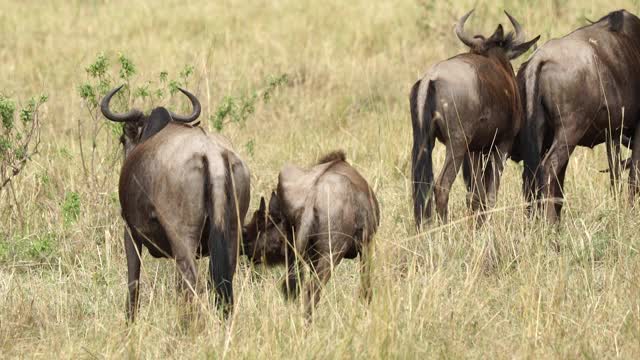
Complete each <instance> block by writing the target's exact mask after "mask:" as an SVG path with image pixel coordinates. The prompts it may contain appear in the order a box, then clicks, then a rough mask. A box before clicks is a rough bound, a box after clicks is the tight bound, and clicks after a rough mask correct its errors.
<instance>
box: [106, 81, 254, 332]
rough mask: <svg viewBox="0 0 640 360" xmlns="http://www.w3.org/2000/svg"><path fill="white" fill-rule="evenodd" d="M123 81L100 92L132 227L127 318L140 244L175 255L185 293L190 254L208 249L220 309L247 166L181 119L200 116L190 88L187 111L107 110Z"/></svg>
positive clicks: (244, 204) (245, 202)
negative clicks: (120, 160) (115, 128)
mask: <svg viewBox="0 0 640 360" xmlns="http://www.w3.org/2000/svg"><path fill="white" fill-rule="evenodd" d="M121 88H122V86H120V87H118V88H115V89H113V90H111V92H109V94H107V95H106V96H105V97H104V99H103V100H102V103H101V110H102V114H103V115H104V116H105V117H106V118H107V119H109V120H112V121H117V122H124V134H123V136H122V142H123V145H124V148H125V160H124V164H123V165H122V171H121V173H120V185H119V193H120V205H121V207H122V216H123V218H124V220H125V222H126V224H127V226H128V228H129V230H130V235H129V232H127V231H126V230H125V250H126V255H127V267H128V279H129V281H128V284H129V299H128V306H127V317H128V319H129V320H131V321H133V320H134V318H135V314H136V310H137V302H138V288H139V279H140V255H141V252H142V247H141V245H144V246H145V247H146V248H147V249H148V250H149V253H150V254H151V255H152V256H153V257H156V258H163V257H166V258H174V259H175V261H176V263H177V268H178V270H179V273H180V275H181V277H182V281H181V284H182V289H183V291H186V296H187V297H188V298H190V297H191V294H192V292H193V291H194V289H195V288H196V280H197V273H196V265H195V260H196V258H197V257H199V256H207V255H211V257H210V266H209V271H210V276H211V283H212V285H213V286H214V287H215V289H216V291H217V293H218V297H219V299H220V300H221V301H220V303H221V304H222V305H223V306H224V309H225V313H226V312H227V311H228V310H230V309H231V306H232V305H233V286H232V283H233V274H234V272H235V266H236V258H237V252H238V229H242V225H243V221H244V217H245V215H246V213H247V210H248V208H249V180H250V179H249V170H248V169H247V167H246V165H245V164H244V162H243V161H242V160H241V159H240V157H238V155H237V154H236V153H235V152H234V151H233V148H232V146H231V144H230V142H229V141H228V140H226V139H224V138H223V137H221V136H215V137H214V136H210V135H207V133H205V131H204V130H203V129H202V128H200V127H193V126H189V125H187V123H190V122H193V121H195V120H196V119H197V118H198V116H199V115H200V103H199V101H198V99H196V97H195V96H194V95H192V94H191V93H189V92H188V91H186V90H183V89H180V91H181V92H182V93H184V94H185V95H186V96H187V97H188V98H189V99H190V100H191V103H192V104H193V113H192V114H191V115H189V116H181V115H176V114H173V113H171V112H169V111H167V109H165V108H163V107H158V108H155V109H153V111H152V112H151V114H150V115H148V116H145V115H144V114H143V113H142V112H141V111H139V110H137V109H133V110H131V111H129V112H127V113H125V114H115V113H113V112H112V111H111V110H110V109H109V102H110V101H111V98H112V97H113V95H114V94H116V93H117V92H118V91H119V90H120V89H121Z"/></svg>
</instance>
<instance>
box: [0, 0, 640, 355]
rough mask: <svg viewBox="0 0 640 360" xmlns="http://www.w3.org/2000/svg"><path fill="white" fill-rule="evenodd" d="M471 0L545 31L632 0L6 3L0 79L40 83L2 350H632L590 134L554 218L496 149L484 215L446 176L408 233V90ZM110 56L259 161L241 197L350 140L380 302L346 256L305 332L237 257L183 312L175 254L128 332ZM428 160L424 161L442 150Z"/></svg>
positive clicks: (482, 11) (140, 97)
mask: <svg viewBox="0 0 640 360" xmlns="http://www.w3.org/2000/svg"><path fill="white" fill-rule="evenodd" d="M474 6H475V7H476V8H477V12H476V14H475V15H474V16H473V17H472V18H471V20H470V23H469V25H468V28H469V29H470V30H472V29H473V30H477V31H478V32H483V33H485V34H487V33H489V32H490V31H492V30H494V29H495V26H496V25H497V24H498V23H499V22H500V23H503V24H505V25H506V24H508V20H507V18H506V17H505V16H504V15H503V13H502V10H503V9H507V10H509V11H510V12H511V13H512V14H514V15H515V16H516V18H517V19H519V20H520V21H521V22H522V24H523V25H524V26H525V29H526V30H527V31H528V34H529V35H530V36H535V35H536V34H538V33H540V34H541V35H542V39H541V40H540V44H542V43H543V42H544V41H547V40H548V39H550V38H552V37H557V36H560V35H563V34H565V33H567V32H568V31H570V30H571V29H574V28H576V27H577V26H579V25H582V24H585V20H584V17H585V16H586V17H589V18H591V19H594V20H595V19H597V18H599V17H600V16H602V15H605V14H606V13H607V12H609V11H611V10H614V9H618V8H626V9H628V10H630V11H632V12H634V13H637V12H638V11H640V3H639V2H638V1H632V0H627V1H625V0H611V1H606V2H605V1H595V0H588V1H576V0H569V1H557V0H554V1H549V0H548V1H543V2H538V1H531V2H529V1H523V0H500V1H491V2H489V1H487V2H485V1H481V2H477V3H476V2H475V1H469V0H463V1H456V2H455V4H450V3H448V2H444V1H442V2H441V1H433V0H421V1H395V2H393V1H362V0H356V1H348V2H344V1H322V2H320V1H297V0H295V1H288V0H282V1H252V2H246V1H235V0H233V1H227V0H225V1H215V2H213V1H210V2H209V1H208V2H186V1H164V2H163V3H162V4H160V3H159V2H156V1H150V0H144V1H135V2H131V1H120V0H115V1H100V0H92V1H79V0H78V1H46V2H45V1H33V0H29V1H8V0H2V1H0V9H2V10H1V11H0V33H2V34H3V36H2V42H0V64H1V66H0V79H1V87H0V91H1V92H2V93H3V94H4V95H6V96H11V97H12V98H15V99H18V100H19V101H20V102H21V103H24V102H26V99H28V98H29V97H30V96H32V95H35V94H41V93H46V94H47V95H48V96H49V100H48V102H47V103H46V104H45V105H44V106H43V107H42V111H41V115H42V121H43V131H42V144H41V148H40V154H39V155H37V156H36V157H34V159H33V161H32V162H30V163H29V164H28V166H27V168H26V169H25V170H24V172H23V173H22V174H21V175H20V176H19V177H18V178H17V179H16V180H15V181H14V182H13V185H12V188H6V189H5V190H4V191H3V192H2V194H0V204H1V205H2V207H1V209H0V211H1V217H0V221H1V222H0V356H1V357H50V356H51V354H53V356H54V357H68V358H76V357H82V358H93V357H97V358H102V357H115V358H121V357H145V358H146V357H176V358H185V357H198V358H203V357H215V358H222V357H227V358H247V357H264V358H351V357H354V358H389V357H391V358H423V357H454V358H458V357H492V358H493V357H497V358H510V357H517V358H521V357H556V358H577V357H596V358H600V357H617V356H619V357H625V358H635V357H638V355H640V298H639V295H640V284H639V282H638V275H640V258H639V257H638V249H639V248H640V240H638V239H639V238H638V236H637V229H638V226H639V221H638V219H639V216H638V214H637V211H634V210H632V209H630V207H629V206H627V204H626V202H625V201H622V200H616V197H615V196H613V195H612V194H611V193H610V192H609V190H608V186H609V185H608V181H609V180H608V176H607V175H606V174H601V173H599V172H598V170H599V169H602V168H605V167H606V158H605V152H604V149H603V148H602V147H598V148H596V149H595V150H586V149H580V150H578V151H577V152H576V153H575V155H574V156H573V157H572V159H571V162H570V167H569V171H568V173H567V181H566V197H567V199H568V202H567V204H566V206H565V212H564V217H563V220H562V223H561V225H560V226H559V227H557V228H554V227H550V226H547V225H545V224H544V223H542V222H531V221H528V220H527V218H526V217H525V213H524V204H523V199H522V196H521V194H520V186H521V182H520V171H521V165H519V164H515V163H512V162H510V163H509V164H508V165H507V167H506V173H505V175H504V178H503V181H502V188H501V191H500V196H499V203H498V206H497V209H496V211H495V213H494V214H493V217H492V219H491V220H490V222H489V224H487V226H485V227H484V228H483V229H481V230H479V231H475V230H474V228H473V224H472V220H470V218H469V215H470V214H469V213H468V212H467V210H466V207H465V193H464V190H463V186H462V184H461V181H458V182H456V185H455V188H454V190H453V192H452V197H451V202H450V207H451V211H452V214H451V219H452V220H453V221H452V222H451V223H450V224H448V225H446V226H442V225H431V226H430V227H429V228H428V229H427V232H426V233H424V234H420V235H419V236H416V234H415V230H414V227H413V221H412V212H411V193H410V185H411V183H410V179H409V174H410V157H409V154H410V148H411V125H410V116H409V109H408V93H409V89H410V87H411V85H412V84H413V82H414V81H415V80H416V79H417V78H418V77H419V76H420V75H421V74H422V73H423V72H424V71H425V70H426V69H427V67H428V66H429V65H431V64H433V63H434V62H436V61H439V60H442V59H445V58H447V57H449V56H452V55H454V54H456V53H458V52H460V51H462V50H463V47H462V45H461V44H460V43H459V41H457V40H456V38H455V36H454V34H453V31H452V24H453V23H454V22H455V21H456V19H457V18H458V17H459V16H461V15H462V14H463V13H465V12H466V11H467V10H468V9H470V8H472V7H474ZM100 54H103V55H104V58H103V59H106V60H108V62H109V63H108V64H106V63H104V62H103V63H101V64H100V63H99V64H98V68H101V67H102V68H103V69H105V71H106V72H105V73H104V74H102V75H100V76H102V78H100V76H97V75H96V74H95V71H96V68H95V67H94V69H93V70H94V75H96V76H97V78H95V77H92V75H91V74H89V73H88V72H87V71H86V70H85V69H86V68H87V67H89V66H90V65H91V64H94V65H95V61H96V59H97V58H98V56H99V55H100ZM120 55H124V56H125V58H121V59H122V60H121V61H119V60H118V59H119V56H120ZM527 56H528V54H527V55H525V56H524V57H523V58H526V57H527ZM98 60H100V58H98ZM521 61H522V60H520V61H518V62H517V63H516V64H514V66H516V68H517V66H518V65H519V63H520V62H521ZM99 62H100V61H99ZM121 63H125V65H126V66H125V70H126V69H129V71H124V72H123V73H122V75H123V77H125V78H126V79H125V80H127V81H128V82H130V84H131V89H132V92H131V95H130V99H131V103H135V104H136V105H138V106H140V107H143V108H145V109H147V110H148V109H150V107H151V106H152V105H153V104H159V103H161V102H162V103H168V104H172V105H174V106H177V107H174V109H177V108H179V109H183V108H184V107H185V106H186V105H185V101H184V99H183V98H182V97H180V96H178V95H175V96H170V92H169V91H167V89H170V88H172V87H173V86H174V85H176V84H183V85H186V86H187V87H188V88H189V89H190V90H192V91H194V92H195V93H196V94H197V95H198V96H199V97H200V99H201V101H202V103H203V115H202V120H203V126H205V127H207V128H209V129H210V130H211V131H216V130H215V128H218V129H221V132H222V133H223V134H225V135H226V136H228V137H229V138H230V139H231V140H232V141H233V142H234V144H235V146H236V148H237V150H238V151H239V152H240V153H241V155H242V156H243V157H244V159H245V160H246V161H247V163H248V165H249V167H250V169H251V171H252V178H251V182H252V206H251V210H250V211H252V210H253V209H255V207H256V206H257V201H258V200H259V197H260V195H265V196H266V195H268V194H269V193H270V190H271V188H272V187H273V186H274V184H275V181H276V176H277V173H278V171H279V169H280V167H281V166H282V165H283V163H284V162H287V161H290V162H294V163H298V164H309V163H312V162H314V161H315V160H316V159H317V158H318V157H319V156H320V155H322V154H323V153H325V152H327V151H329V150H332V149H335V148H342V149H344V150H346V152H347V154H348V158H349V160H350V161H351V162H352V163H353V164H354V165H355V167H356V168H357V169H358V170H360V171H361V172H362V173H363V174H364V175H365V177H366V178H367V179H368V180H369V181H370V183H371V185H372V186H373V187H374V189H375V191H376V192H377V195H378V199H379V200H380V203H381V209H382V219H381V226H380V230H379V233H378V235H377V237H376V244H377V251H376V256H375V266H374V271H375V273H374V298H373V302H372V303H371V304H370V305H366V304H364V303H363V302H362V301H360V300H359V299H358V298H357V286H358V277H357V269H358V266H357V263H356V262H354V261H346V262H344V263H342V264H341V265H340V266H339V267H337V268H336V270H335V274H334V277H333V278H332V280H331V281H330V283H329V284H328V286H327V288H326V289H325V291H324V293H323V299H322V301H321V303H320V308H319V310H318V312H317V313H316V316H315V322H314V323H313V325H311V326H305V324H304V321H303V315H302V311H301V307H300V303H299V302H298V303H294V304H290V303H286V302H285V301H284V300H283V298H282V296H281V295H280V293H279V280H280V279H281V276H282V274H283V273H284V269H282V268H276V269H264V268H261V267H252V266H250V265H249V264H247V263H246V261H243V262H242V263H241V264H240V266H239V268H238V270H237V273H236V278H235V279H236V281H235V290H236V299H237V305H236V311H235V313H234V315H233V318H232V320H231V321H229V322H226V323H224V322H222V321H221V320H220V318H219V317H218V316H216V315H215V313H214V310H213V306H211V305H209V304H210V301H209V300H208V299H207V297H206V295H204V294H203V295H202V296H203V297H202V299H201V301H200V303H201V304H202V308H201V309H199V311H198V313H199V318H198V319H196V320H194V321H193V322H190V323H185V322H184V321H183V317H182V315H181V311H180V310H179V308H180V305H179V304H180V303H179V302H178V301H177V300H176V298H177V296H176V288H175V284H176V281H175V280H176V279H175V268H174V266H173V263H172V262H170V261H166V260H155V259H152V258H151V257H150V256H148V255H145V256H144V263H143V271H142V288H141V309H140V318H139V319H138V321H137V322H136V323H135V325H133V326H130V327H127V326H126V322H125V315H124V314H125V313H124V310H125V307H124V305H125V296H126V266H125V257H124V250H123V241H122V227H123V222H122V220H121V218H120V213H119V211H120V210H119V204H118V201H117V179H118V174H119V173H118V170H119V165H120V163H121V158H122V152H121V150H120V149H119V146H118V145H119V144H118V141H117V136H116V135H115V133H114V131H111V130H114V129H115V130H117V127H114V126H111V125H109V126H106V125H105V123H106V120H104V119H103V118H102V117H97V118H94V117H93V116H92V115H95V112H92V111H91V109H92V108H91V99H92V94H90V93H87V91H89V90H88V89H89V88H88V87H87V85H92V84H93V87H92V89H94V90H96V89H98V90H97V91H98V93H97V94H96V96H99V91H100V89H102V90H104V89H103V88H104V87H105V86H106V84H103V85H102V87H101V85H100V83H99V80H100V79H103V80H104V81H105V82H107V81H108V82H110V83H109V84H110V85H112V84H116V83H119V82H122V81H124V80H121V79H119V76H120V75H119V70H120V68H121ZM131 64H133V65H135V69H131V68H130V67H127V66H128V65H131ZM131 70H135V73H134V72H133V71H131ZM98 72H99V71H98ZM161 72H166V74H163V75H162V76H161V75H160V73H161ZM105 79H106V80H105ZM96 84H97V85H98V86H97V87H96V86H95V85H96ZM83 85H84V87H83ZM81 88H83V89H84V93H83V95H84V97H85V99H83V98H82V97H81V96H80V95H81V94H80V89H81ZM156 88H164V89H165V91H164V92H163V94H157V93H155V89H156ZM136 89H137V90H136ZM145 89H146V90H145ZM265 93H266V94H268V95H269V96H268V99H265V98H267V96H264V94H265ZM160 95H161V96H160ZM134 100H135V101H134ZM267 100H268V101H267ZM121 102H122V103H124V102H127V99H121ZM94 144H95V148H94V146H93V145H94ZM435 158H436V160H435V161H436V168H438V167H439V164H440V163H441V162H442V160H443V158H444V151H443V148H442V147H441V146H438V147H437V150H436V152H435ZM621 193H622V195H623V196H622V198H623V199H626V196H624V194H625V193H626V189H623V190H621ZM205 264H206V262H205V260H201V261H200V262H199V268H200V272H201V274H200V276H201V277H200V279H204V278H205V275H206V266H205ZM176 304H178V305H176Z"/></svg>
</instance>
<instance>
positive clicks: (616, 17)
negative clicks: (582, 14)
mask: <svg viewBox="0 0 640 360" xmlns="http://www.w3.org/2000/svg"><path fill="white" fill-rule="evenodd" d="M604 21H606V22H608V25H609V31H612V32H619V31H620V30H622V26H623V25H624V10H616V11H612V12H610V13H608V14H607V15H605V16H603V17H601V18H600V20H598V21H596V22H595V23H600V22H604ZM589 22H591V21H589ZM591 23H592V24H594V23H593V22H591Z"/></svg>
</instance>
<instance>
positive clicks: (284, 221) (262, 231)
mask: <svg viewBox="0 0 640 360" xmlns="http://www.w3.org/2000/svg"><path fill="white" fill-rule="evenodd" d="M379 218H380V211H379V209H378V201H377V199H376V197H375V195H374V193H373V190H372V189H371V188H370V187H369V185H368V184H367V181H366V180H365V179H364V178H363V177H362V176H361V175H360V174H359V173H358V172H357V171H356V170H355V169H354V168H353V167H351V165H349V164H348V163H347V162H346V160H345V155H344V153H343V152H333V153H330V154H328V155H326V156H325V157H323V158H322V159H321V160H320V161H319V163H318V164H317V165H315V166H313V167H312V168H311V169H308V170H304V169H300V168H298V167H297V166H293V165H286V166H285V167H284V168H283V169H282V171H280V174H279V176H278V187H277V193H275V192H274V193H272V194H271V200H270V201H269V209H268V212H267V209H266V204H265V200H264V198H261V199H260V207H259V209H258V210H257V211H256V212H255V213H254V214H253V218H252V220H251V222H250V223H249V224H248V225H247V227H246V229H245V234H246V235H245V236H244V240H245V242H244V249H243V250H244V253H245V254H246V255H247V256H248V257H249V258H250V259H251V260H252V261H253V262H254V263H260V262H263V261H264V262H265V263H266V264H267V265H277V264H286V265H287V267H288V271H287V278H286V279H285V282H284V284H283V291H284V293H285V295H287V296H293V297H295V296H296V295H297V293H298V291H299V282H300V278H299V276H301V275H302V274H301V272H300V270H301V266H300V265H301V264H302V262H301V261H303V262H304V263H307V264H308V265H309V266H310V267H311V270H312V273H311V274H312V275H311V276H312V278H311V280H310V281H309V282H308V283H307V285H306V298H305V308H306V316H307V319H308V320H310V319H311V315H312V312H313V309H314V308H315V306H316V304H317V303H318V300H319V299H320V290H321V288H322V286H323V285H324V284H325V283H326V282H327V281H328V280H329V277H330V276H331V271H332V270H333V267H335V266H337V265H338V264H339V263H340V261H341V260H342V259H343V258H347V259H353V258H355V257H356V256H358V255H360V261H361V286H362V295H363V296H364V297H365V299H367V300H369V299H370V297H371V288H370V286H371V285H370V270H371V258H370V254H371V252H372V247H373V244H372V238H373V236H374V234H375V232H376V230H377V228H378V224H379Z"/></svg>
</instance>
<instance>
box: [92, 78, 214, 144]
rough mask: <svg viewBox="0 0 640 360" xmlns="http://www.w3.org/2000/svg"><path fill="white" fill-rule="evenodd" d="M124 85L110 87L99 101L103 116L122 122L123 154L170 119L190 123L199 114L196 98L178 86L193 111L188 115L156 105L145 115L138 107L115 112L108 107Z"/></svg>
mask: <svg viewBox="0 0 640 360" xmlns="http://www.w3.org/2000/svg"><path fill="white" fill-rule="evenodd" d="M123 86H124V85H120V86H118V87H117V88H115V89H112V90H111V91H110V92H109V93H108V94H107V95H106V96H105V97H104V98H103V99H102V102H101V103H100V110H101V111H102V114H103V115H104V117H106V118H107V119H109V120H111V121H115V122H122V123H124V127H123V134H122V136H121V138H120V141H121V142H122V145H123V146H124V150H125V156H126V155H127V154H129V152H130V151H131V150H132V149H133V148H134V147H135V146H136V145H138V144H140V143H142V142H143V141H145V140H146V139H148V138H150V137H151V136H153V135H155V134H156V133H158V132H159V131H160V130H162V129H163V128H164V127H165V126H167V124H168V123H169V122H171V121H175V122H180V123H190V122H193V121H195V120H196V119H197V118H198V116H200V111H201V106H200V102H199V101H198V99H197V98H196V97H195V96H194V95H193V94H191V93H190V92H188V91H187V90H185V89H182V88H178V90H180V91H181V92H182V93H183V94H185V95H186V96H187V97H188V98H189V100H191V104H192V105H193V111H192V112H191V114H190V115H188V116H183V115H177V114H174V113H173V112H170V111H168V110H167V109H166V108H164V107H157V108H155V109H153V110H152V111H151V114H149V115H145V114H143V113H142V111H140V110H138V109H132V110H130V111H129V112H127V113H123V114H116V113H114V112H112V111H111V109H109V103H110V102H111V98H112V97H113V96H114V95H115V94H116V93H117V92H118V91H120V89H122V87H123Z"/></svg>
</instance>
